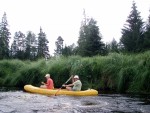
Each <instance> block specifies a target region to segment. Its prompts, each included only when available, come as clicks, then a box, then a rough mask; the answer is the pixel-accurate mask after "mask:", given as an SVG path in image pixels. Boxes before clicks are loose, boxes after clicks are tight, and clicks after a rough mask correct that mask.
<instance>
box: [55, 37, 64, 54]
mask: <svg viewBox="0 0 150 113" xmlns="http://www.w3.org/2000/svg"><path fill="white" fill-rule="evenodd" d="M63 41H64V40H63V38H62V37H61V36H59V37H58V38H57V41H56V42H55V45H56V50H54V51H55V55H56V56H57V55H62V50H63Z"/></svg>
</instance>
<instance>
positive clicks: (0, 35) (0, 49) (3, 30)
mask: <svg viewBox="0 0 150 113" xmlns="http://www.w3.org/2000/svg"><path fill="white" fill-rule="evenodd" d="M9 40H10V32H9V29H8V23H7V17H6V13H4V15H3V17H2V22H1V23H0V59H4V58H9Z"/></svg>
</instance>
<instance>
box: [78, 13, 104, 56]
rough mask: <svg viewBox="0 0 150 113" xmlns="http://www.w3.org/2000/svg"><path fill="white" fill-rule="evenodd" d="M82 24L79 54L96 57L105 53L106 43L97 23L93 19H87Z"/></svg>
mask: <svg viewBox="0 0 150 113" xmlns="http://www.w3.org/2000/svg"><path fill="white" fill-rule="evenodd" d="M84 16H85V20H84V22H82V24H81V28H80V32H79V39H78V54H79V55H81V56H94V55H98V54H102V53H104V52H103V51H104V43H103V42H102V41H101V39H102V36H101V34H100V32H99V27H98V26H97V25H96V24H97V22H96V21H95V20H94V19H93V18H86V15H84Z"/></svg>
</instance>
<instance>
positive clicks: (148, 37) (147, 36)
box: [144, 10, 150, 50]
mask: <svg viewBox="0 0 150 113" xmlns="http://www.w3.org/2000/svg"><path fill="white" fill-rule="evenodd" d="M149 12H150V10H149ZM144 49H145V50H150V14H149V17H148V22H147V24H146V31H145V33H144Z"/></svg>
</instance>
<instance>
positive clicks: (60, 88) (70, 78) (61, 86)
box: [55, 75, 73, 96]
mask: <svg viewBox="0 0 150 113" xmlns="http://www.w3.org/2000/svg"><path fill="white" fill-rule="evenodd" d="M72 77H73V75H71V76H70V78H69V79H68V80H67V81H66V82H65V83H64V84H63V85H65V84H67V82H69V80H70V79H71V78H72ZM63 85H62V86H61V87H60V88H59V90H58V91H57V92H56V93H55V96H56V95H57V93H58V92H59V91H60V90H61V88H62V87H63Z"/></svg>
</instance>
